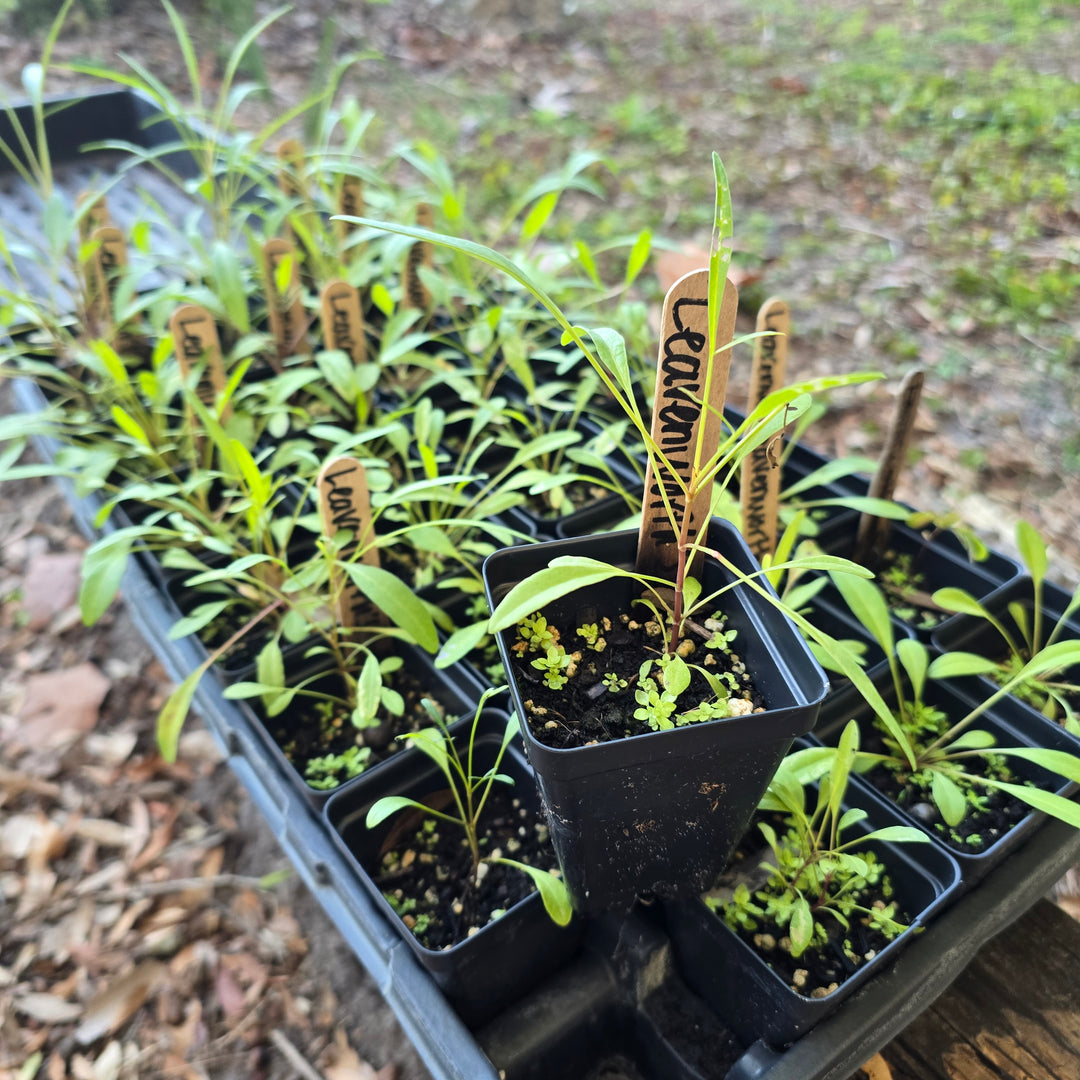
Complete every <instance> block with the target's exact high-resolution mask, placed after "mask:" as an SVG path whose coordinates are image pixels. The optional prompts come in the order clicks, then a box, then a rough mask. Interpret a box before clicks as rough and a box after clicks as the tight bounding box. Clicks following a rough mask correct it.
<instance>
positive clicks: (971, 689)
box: [933, 577, 1080, 752]
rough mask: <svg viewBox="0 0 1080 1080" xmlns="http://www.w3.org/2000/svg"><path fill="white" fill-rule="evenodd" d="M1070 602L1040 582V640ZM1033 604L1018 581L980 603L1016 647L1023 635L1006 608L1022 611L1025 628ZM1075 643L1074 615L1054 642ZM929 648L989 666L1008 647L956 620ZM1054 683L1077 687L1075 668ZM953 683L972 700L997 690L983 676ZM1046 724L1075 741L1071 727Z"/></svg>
mask: <svg viewBox="0 0 1080 1080" xmlns="http://www.w3.org/2000/svg"><path fill="white" fill-rule="evenodd" d="M1071 599H1072V597H1071V595H1070V594H1069V593H1068V592H1066V591H1065V590H1064V589H1062V588H1059V587H1058V586H1057V585H1054V584H1052V583H1050V582H1048V581H1044V582H1043V585H1042V613H1043V632H1042V635H1041V636H1042V638H1043V640H1044V641H1045V640H1046V638H1047V637H1048V635H1049V634H1050V633H1051V631H1052V629H1053V628H1054V627H1055V626H1056V625H1057V624H1058V623H1059V622H1060V620H1061V617H1062V615H1063V614H1064V613H1065V611H1066V609H1067V608H1068V606H1069V601H1070V600H1071ZM1034 600H1035V598H1034V588H1033V585H1032V581H1031V578H1029V577H1024V578H1017V579H1016V580H1015V581H1011V582H1009V584H1008V585H1007V586H1005V588H1003V589H999V590H998V591H997V592H996V593H995V594H994V595H993V596H992V597H991V598H990V599H989V600H987V601H984V603H983V607H985V608H986V610H987V611H988V612H990V614H991V615H993V616H994V617H995V618H996V619H998V620H999V621H1000V622H1001V624H1002V626H1004V627H1005V629H1006V630H1008V632H1009V633H1010V634H1011V635H1012V637H1013V640H1014V641H1017V642H1022V641H1023V640H1024V639H1023V634H1022V633H1021V632H1020V628H1019V627H1018V626H1017V623H1016V619H1015V617H1014V615H1013V613H1012V611H1011V610H1010V608H1011V607H1012V606H1013V605H1016V606H1017V608H1018V609H1019V610H1022V611H1024V612H1025V613H1026V616H1027V620H1028V625H1029V626H1030V625H1031V623H1032V613H1033V610H1034ZM1077 640H1080V612H1077V613H1076V614H1074V615H1072V616H1071V617H1070V618H1068V619H1066V620H1065V623H1064V625H1063V627H1062V629H1061V632H1060V633H1059V634H1058V635H1057V637H1056V638H1055V641H1077ZM933 643H934V645H935V646H936V647H937V648H939V649H941V651H942V652H972V653H976V654H977V655H978V656H985V657H986V658H987V659H988V660H993V661H995V662H997V661H1000V660H1002V659H1004V657H1005V656H1006V655H1007V653H1008V646H1007V645H1006V643H1005V640H1004V639H1003V638H1002V636H1001V634H1000V633H999V632H998V631H997V629H996V628H995V627H994V626H992V625H991V624H990V623H989V622H987V621H986V620H985V619H980V618H979V617H978V616H977V615H958V616H957V617H956V618H955V619H951V620H949V625H948V626H943V627H942V628H941V629H940V630H938V631H937V632H936V633H935V634H934V637H933ZM1060 678H1061V679H1063V680H1064V681H1066V682H1069V683H1070V684H1072V685H1080V664H1078V665H1074V666H1073V667H1071V668H1066V669H1065V671H1064V672H1062V674H1061V676H1060ZM956 683H957V685H958V686H960V687H961V688H962V689H963V690H964V692H965V693H967V694H969V695H971V696H973V697H989V696H990V695H991V694H993V693H996V692H997V690H998V684H997V683H995V682H994V681H992V680H991V679H990V678H988V677H986V676H974V675H973V676H969V677H968V678H965V679H957V680H956ZM1074 697H1075V695H1074ZM1009 700H1010V702H1011V703H1013V704H1015V705H1016V707H1017V708H1019V709H1020V710H1021V711H1024V710H1027V711H1030V712H1031V713H1033V714H1035V715H1038V716H1040V717H1042V714H1041V713H1040V712H1039V710H1038V709H1036V707H1035V706H1034V705H1032V704H1030V703H1029V702H1025V701H1023V700H1022V699H1020V698H1018V697H1016V695H1015V694H1013V695H1010V698H1009ZM1074 707H1075V708H1076V710H1077V712H1078V714H1080V701H1075V702H1074ZM1047 722H1048V723H1057V724H1058V726H1059V727H1060V728H1061V730H1062V731H1064V732H1066V733H1067V734H1068V735H1070V736H1071V737H1072V738H1073V739H1076V740H1078V741H1080V731H1078V730H1076V729H1075V728H1072V729H1070V728H1069V727H1067V726H1065V725H1064V724H1062V723H1061V721H1059V720H1048V721H1047ZM1074 747H1075V744H1074ZM1074 752H1075V749H1074Z"/></svg>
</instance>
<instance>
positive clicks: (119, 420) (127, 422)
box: [110, 405, 150, 447]
mask: <svg viewBox="0 0 1080 1080" xmlns="http://www.w3.org/2000/svg"><path fill="white" fill-rule="evenodd" d="M110 411H111V413H112V418H113V420H114V421H115V422H116V426H117V427H118V428H119V429H120V430H121V431H122V432H124V434H125V435H130V436H131V437H132V438H133V439H134V440H135V441H136V442H138V443H141V444H142V445H143V446H146V447H149V446H150V440H149V439H148V438H147V437H146V432H145V431H143V429H142V428H141V427H140V426H139V425H138V423H137V422H136V421H135V419H134V418H133V417H132V416H131V415H130V414H129V413H127V412H125V411H124V410H123V409H122V408H120V406H119V405H114V406H113V407H112V409H111V410H110Z"/></svg>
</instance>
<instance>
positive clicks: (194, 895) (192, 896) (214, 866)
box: [177, 845, 225, 908]
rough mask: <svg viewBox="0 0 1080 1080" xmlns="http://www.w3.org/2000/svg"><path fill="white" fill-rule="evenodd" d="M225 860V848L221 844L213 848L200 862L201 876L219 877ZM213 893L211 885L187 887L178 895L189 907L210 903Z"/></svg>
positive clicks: (178, 899)
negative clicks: (194, 887)
mask: <svg viewBox="0 0 1080 1080" xmlns="http://www.w3.org/2000/svg"><path fill="white" fill-rule="evenodd" d="M224 861H225V848H224V847H222V846H220V845H219V846H218V847H215V848H211V849H210V851H209V852H208V853H207V855H206V857H205V858H204V859H203V861H202V862H201V863H200V864H199V877H201V878H207V879H209V878H215V877H217V876H218V874H220V873H221V867H222V864H223V863H224ZM213 894H214V893H213V889H212V888H211V887H210V886H209V885H207V886H206V887H205V888H201V887H200V888H196V889H185V890H184V891H183V892H182V893H180V895H179V896H178V897H177V901H178V902H179V903H181V904H185V905H187V906H188V907H192V908H194V907H198V906H199V905H201V904H208V903H209V902H210V899H211V897H212V896H213Z"/></svg>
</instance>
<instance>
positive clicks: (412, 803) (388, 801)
mask: <svg viewBox="0 0 1080 1080" xmlns="http://www.w3.org/2000/svg"><path fill="white" fill-rule="evenodd" d="M409 807H411V808H412V809H414V810H422V811H423V812H424V813H425V814H426V813H430V811H431V807H429V806H425V805H424V804H423V803H420V802H417V801H416V800H415V799H407V798H405V796H404V795H385V796H384V797H383V798H381V799H379V801H378V802H376V803H374V804H373V805H372V807H371V809H370V810H368V812H367V817H366V818H365V819H364V824H365V825H366V826H367V827H368V828H369V829H374V828H375V826H376V825H381V824H382V823H383V822H384V821H385V820H386V819H387V818H388V817H391V816H392V815H393V814H396V813H397V812H398V811H399V810H405V809H407V808H409Z"/></svg>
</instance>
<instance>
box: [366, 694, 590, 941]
mask: <svg viewBox="0 0 1080 1080" xmlns="http://www.w3.org/2000/svg"><path fill="white" fill-rule="evenodd" d="M496 692H497V691H495V690H489V691H487V692H486V693H485V694H484V695H483V697H482V698H481V699H480V703H479V705H478V706H477V709H476V713H475V715H474V716H473V722H472V727H471V728H470V729H469V735H468V739H467V742H466V745H465V755H464V758H463V757H462V755H461V754H460V753H459V751H458V747H457V744H456V743H455V742H454V739H453V737H452V736H451V734H450V729H449V727H448V726H447V724H446V721H445V720H444V719H443V717H442V716H441V715H440V714H439V712H438V710H437V709H435V707H434V705H433V703H432V702H431V701H429V700H427V699H425V701H424V707H425V708H426V709H427V710H428V715H429V716H430V717H431V721H432V724H433V727H431V728H425V729H424V730H422V731H417V732H410V733H408V734H406V735H401V736H399V738H400V739H402V740H403V741H406V742H408V743H409V744H410V745H412V746H415V747H416V748H417V749H418V750H420V751H421V752H422V753H424V754H426V755H427V756H428V757H429V758H430V759H431V760H432V761H433V762H435V764H436V765H437V766H438V768H439V771H440V772H441V773H442V774H443V776H445V777H446V783H447V787H448V790H449V792H450V796H451V799H452V801H453V811H449V812H444V811H442V810H436V809H434V808H433V807H430V806H427V805H425V804H424V803H421V802H417V801H416V800H415V799H410V798H407V797H406V796H404V795H388V796H386V797H384V798H382V799H379V800H378V801H377V802H376V803H375V804H374V805H373V806H372V807H371V809H370V810H369V811H368V813H367V818H366V823H367V827H368V828H369V829H374V828H375V827H376V826H378V825H379V824H380V823H382V822H383V821H385V820H386V819H387V818H389V817H391V816H392V815H393V814H396V813H398V812H399V811H401V810H405V809H408V808H411V809H414V810H419V811H420V812H421V813H422V814H424V815H425V816H428V817H431V818H435V819H437V820H439V821H445V822H446V823H448V824H450V825H454V826H457V827H458V828H460V829H461V830H462V832H463V833H464V836H465V841H466V843H467V844H468V847H469V852H470V853H471V855H472V872H473V878H474V881H475V882H476V883H477V884H479V877H478V872H479V870H480V867H481V865H483V864H484V863H501V864H503V865H505V866H511V867H513V868H514V869H516V870H520V871H521V872H522V873H523V874H527V875H528V876H529V878H530V879H531V880H532V882H533V884H534V885H535V886H536V889H537V891H538V892H539V893H540V898H541V900H542V901H543V904H544V909H545V910H546V911H547V913H548V915H549V916H550V917H551V919H552V921H553V922H555V923H556V924H558V925H559V926H567V925H568V924H569V922H570V919H571V917H572V914H573V911H572V909H571V907H570V898H569V896H568V894H567V892H566V886H565V885H564V884H563V883H562V880H561V879H560V878H557V877H555V876H554V875H553V874H550V873H548V872H547V871H545V870H539V869H537V868H536V867H534V866H527V865H526V864H525V863H522V862H518V861H516V860H514V859H507V858H504V857H502V856H498V857H492V856H490V855H484V854H483V853H482V851H481V843H480V841H481V837H482V815H483V811H484V805H485V803H486V802H487V799H488V796H489V795H490V793H491V789H492V787H493V785H494V784H496V783H502V784H512V783H513V780H512V779H511V778H510V777H508V776H506V775H504V774H502V773H500V772H499V766H500V764H501V763H502V760H503V757H504V755H505V754H506V748H507V747H508V746H509V745H510V741H511V739H513V737H514V736H515V735H516V734H517V731H518V722H517V716H516V715H514V716H511V717H510V720H509V722H508V723H507V725H506V729H505V731H504V732H503V738H502V742H501V743H500V745H499V750H498V752H497V754H496V756H495V761H494V763H493V764H492V766H491V768H490V769H488V770H487V771H486V772H484V773H483V774H477V773H476V771H475V766H474V758H475V751H476V733H477V728H478V726H479V723H480V714H481V712H482V710H483V708H484V705H485V704H486V702H487V701H488V699H489V698H490V697H491V696H492V694H494V693H496Z"/></svg>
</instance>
